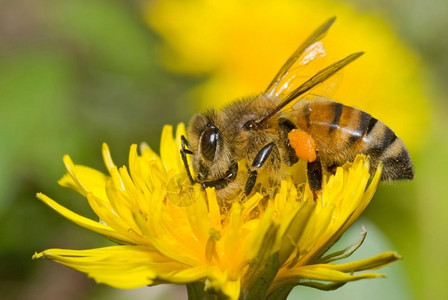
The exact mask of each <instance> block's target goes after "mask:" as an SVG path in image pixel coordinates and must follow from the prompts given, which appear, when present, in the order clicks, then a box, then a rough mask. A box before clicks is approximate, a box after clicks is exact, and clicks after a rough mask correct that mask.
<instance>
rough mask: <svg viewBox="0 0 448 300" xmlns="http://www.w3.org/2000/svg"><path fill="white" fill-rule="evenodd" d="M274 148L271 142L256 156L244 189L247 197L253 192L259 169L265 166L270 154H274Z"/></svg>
mask: <svg viewBox="0 0 448 300" xmlns="http://www.w3.org/2000/svg"><path fill="white" fill-rule="evenodd" d="M272 148H274V142H271V143H269V144H267V145H266V146H264V147H263V148H261V150H260V151H259V152H258V153H257V155H256V156H255V158H254V160H253V162H252V166H251V168H252V170H249V176H248V177H247V181H246V186H245V187H244V194H246V196H247V195H249V194H250V192H252V189H253V188H254V186H255V182H256V181H257V175H258V172H257V169H259V168H261V166H263V164H264V163H265V162H266V161H267V159H268V157H269V154H271V152H272Z"/></svg>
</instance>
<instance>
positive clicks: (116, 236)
mask: <svg viewBox="0 0 448 300" xmlns="http://www.w3.org/2000/svg"><path fill="white" fill-rule="evenodd" d="M36 197H37V198H38V199H40V200H42V202H44V203H45V204H47V205H48V206H49V207H51V208H52V209H54V210H55V211H56V212H58V213H59V214H60V215H62V216H64V217H65V218H67V219H69V220H70V221H72V222H73V223H75V224H77V225H79V226H81V227H84V228H86V229H88V230H91V231H93V232H96V233H99V234H102V235H104V236H106V237H108V238H110V239H112V240H114V241H117V242H120V243H125V244H133V243H134V242H133V241H132V240H131V239H129V238H128V237H127V236H125V235H122V234H120V233H118V232H116V231H115V230H114V229H112V228H111V227H109V226H108V225H105V224H102V223H100V222H95V221H93V220H91V219H88V218H86V217H83V216H81V215H78V214H76V213H74V212H72V211H71V210H69V209H67V208H65V207H64V206H62V205H60V204H58V203H57V202H56V201H54V200H53V199H51V198H50V197H48V196H46V195H44V194H42V193H38V194H37V195H36Z"/></svg>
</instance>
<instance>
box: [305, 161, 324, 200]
mask: <svg viewBox="0 0 448 300" xmlns="http://www.w3.org/2000/svg"><path fill="white" fill-rule="evenodd" d="M306 166H307V167H306V168H307V177H308V183H309V185H310V189H311V191H313V197H314V200H317V192H319V191H320V190H322V164H321V163H320V159H319V158H317V159H316V160H314V161H312V162H308V163H307V165H306Z"/></svg>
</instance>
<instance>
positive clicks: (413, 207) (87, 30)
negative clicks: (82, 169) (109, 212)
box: [0, 0, 448, 299]
mask: <svg viewBox="0 0 448 300" xmlns="http://www.w3.org/2000/svg"><path fill="white" fill-rule="evenodd" d="M350 2H352V3H353V5H355V6H356V7H357V9H359V10H360V11H368V12H373V13H374V14H376V15H379V16H382V17H383V18H384V19H385V20H386V21H387V22H388V23H389V24H390V25H391V27H392V28H393V29H394V30H395V31H396V33H397V34H398V35H399V36H401V38H402V40H403V41H404V42H405V43H406V44H407V45H409V46H410V47H411V48H413V49H414V50H415V51H416V52H417V53H418V54H419V55H420V56H421V58H422V61H423V63H424V64H425V66H426V68H425V74H423V77H424V78H425V83H424V85H425V88H426V93H427V94H428V95H429V98H430V99H432V100H433V102H432V103H431V105H432V106H433V107H434V109H431V111H434V115H433V116H432V118H431V124H428V128H429V130H428V133H427V143H426V144H425V146H424V149H422V150H421V151H420V153H415V154H414V160H415V164H416V174H417V178H416V180H415V181H413V182H409V183H400V184H397V185H391V186H382V187H381V188H380V190H379V191H378V193H377V195H376V197H375V200H374V205H371V206H370V207H369V208H368V210H367V212H366V214H365V217H364V219H363V220H361V222H360V223H362V224H364V225H366V224H368V226H367V225H366V226H367V227H368V231H369V236H368V238H367V242H366V244H365V245H363V247H362V248H361V250H362V251H361V253H358V254H357V255H358V256H357V257H366V256H367V255H373V254H377V253H379V252H381V251H385V250H397V251H398V252H399V253H400V254H401V255H402V256H403V257H404V260H403V261H400V262H398V263H396V264H395V265H393V266H392V267H390V268H388V269H386V273H388V275H389V278H388V279H385V280H384V279H381V280H374V281H368V282H362V283H361V282H360V283H352V284H349V285H347V286H346V287H344V288H342V289H341V290H339V291H336V292H330V293H323V292H319V293H315V292H312V291H311V290H309V289H297V290H296V291H295V292H294V293H293V295H292V296H291V298H295V297H296V296H297V298H298V299H299V298H302V299H303V298H306V299H309V298H312V297H315V298H319V299H322V298H323V296H325V297H328V298H332V299H335V298H336V299H358V298H361V297H362V298H364V299H377V298H383V299H397V298H401V299H429V298H432V299H442V298H445V299H447V298H448V284H447V283H448V259H447V256H446V254H447V253H448V234H447V227H448V218H446V217H445V215H446V214H447V213H448V201H446V200H448V196H447V195H448V184H446V183H445V182H444V180H445V179H448V176H446V175H445V168H446V167H448V158H447V154H448V133H447V132H446V130H447V129H448V126H447V125H446V120H447V119H448V110H447V101H446V100H447V96H446V95H447V94H448V85H447V84H446V82H447V79H446V78H448V34H447V30H446V28H448V2H447V1H446V0H431V1H426V2H423V1H412V0H408V1H398V0H394V1H387V0H377V1H373V0H363V1H355V0H351V1H350ZM142 3H143V1H118V0H78V1H54V0H34V1H25V0H4V1H1V6H0V7H1V9H0V107H1V109H0V122H1V124H0V141H1V148H0V170H1V172H0V217H1V226H0V232H1V240H0V259H1V266H0V278H1V283H0V298H1V299H123V298H134V299H157V298H159V299H182V297H183V292H184V289H183V288H182V287H173V288H170V289H167V288H166V287H162V288H155V289H154V288H142V289H137V290H132V291H121V290H116V289H112V288H109V287H106V286H102V285H96V284H95V283H94V282H93V281H92V280H90V279H88V278H87V277H86V276H85V275H84V274H81V273H78V272H75V271H72V270H70V269H68V268H66V267H63V266H61V265H57V264H56V263H54V262H51V261H46V260H39V261H32V260H31V255H32V254H33V253H34V252H35V251H40V250H44V249H47V248H53V247H60V248H72V249H84V248H93V247H98V246H102V245H107V244H108V242H107V241H105V240H104V239H103V238H102V237H100V236H98V235H96V234H94V233H91V232H88V231H85V230H83V229H81V228H79V227H77V226H76V225H74V224H72V223H70V222H69V221H67V220H64V219H63V218H62V217H60V216H59V215H57V214H56V213H54V212H53V211H52V210H51V209H49V208H48V207H46V206H45V205H44V204H42V203H41V202H39V201H38V200H37V199H36V198H35V197H34V195H35V193H36V192H41V191H42V192H46V193H47V194H48V195H49V196H51V197H52V198H53V199H57V200H58V201H59V202H60V203H62V204H63V205H66V206H68V207H70V208H72V209H75V210H77V211H79V212H81V213H82V214H84V215H86V216H90V217H92V218H93V217H94V216H93V214H92V212H91V211H90V210H89V208H88V205H87V204H86V203H85V201H83V200H82V198H81V197H79V196H78V195H76V194H75V193H72V192H70V191H67V190H65V189H63V188H61V187H58V186H57V185H56V181H57V180H58V179H59V178H60V177H61V175H62V174H64V167H63V164H62V160H61V158H62V156H63V155H64V154H67V153H69V154H70V155H71V157H72V158H73V159H74V160H75V162H77V163H82V164H84V165H88V166H92V167H95V168H98V169H100V170H104V167H103V166H102V159H101V153H100V150H101V143H102V142H107V143H108V144H109V146H110V147H111V149H112V155H113V157H114V158H115V161H116V164H117V165H122V164H125V163H126V161H127V153H128V150H129V146H130V144H132V143H140V142H142V141H146V142H147V143H148V144H149V145H150V146H151V147H153V148H155V149H157V148H158V143H159V141H158V140H159V136H160V131H161V128H162V126H163V125H164V124H177V123H178V122H181V121H182V122H187V121H188V120H189V117H190V116H191V115H192V114H193V113H194V112H195V111H196V108H195V104H194V103H191V101H190V100H189V98H188V97H187V96H186V94H187V91H188V90H189V89H190V88H191V87H193V86H194V85H195V84H197V83H198V82H200V81H201V80H203V78H198V77H195V78H191V77H186V76H180V75H174V74H170V73H169V72H167V71H166V70H164V68H163V66H162V64H161V63H160V53H159V52H158V49H159V48H158V45H159V43H160V38H158V36H157V35H156V34H155V33H154V32H152V31H151V30H150V29H149V28H148V26H147V25H146V24H145V22H144V20H143V16H142V9H141V5H142ZM409 101H412V99H409ZM391 199H392V200H391ZM359 231H360V225H357V226H355V228H354V229H353V230H351V233H349V235H348V238H347V243H348V242H349V240H350V239H351V240H353V239H356V235H357V232H359ZM168 295H169V296H168Z"/></svg>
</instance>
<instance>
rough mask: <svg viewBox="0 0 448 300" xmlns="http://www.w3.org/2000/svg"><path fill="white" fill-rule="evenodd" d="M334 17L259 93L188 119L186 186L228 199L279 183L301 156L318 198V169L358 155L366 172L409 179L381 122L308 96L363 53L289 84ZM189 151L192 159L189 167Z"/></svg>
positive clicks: (409, 169)
mask: <svg viewBox="0 0 448 300" xmlns="http://www.w3.org/2000/svg"><path fill="white" fill-rule="evenodd" d="M334 20H335V18H332V19H330V20H328V21H327V22H326V23H324V24H323V25H322V26H321V27H319V28H318V29H317V30H316V31H315V32H314V33H312V34H311V35H310V36H309V37H308V39H307V40H306V41H305V42H304V43H303V44H302V45H301V46H300V47H299V48H298V49H297V50H296V51H295V52H294V53H293V54H292V56H291V57H290V58H289V59H288V60H287V61H286V63H285V64H284V65H283V66H282V67H281V69H280V70H279V71H278V73H277V75H276V76H275V77H274V79H273V80H272V82H271V83H270V84H269V85H268V87H267V89H266V90H265V91H264V92H263V93H262V94H260V95H258V96H256V97H252V98H247V99H242V100H238V101H235V102H233V103H231V104H230V105H228V106H226V107H224V108H223V109H221V110H219V111H217V110H208V111H206V112H204V113H199V114H196V115H195V116H193V118H192V119H191V121H190V123H189V126H188V132H187V133H188V138H189V140H187V139H186V138H185V137H184V136H182V137H181V146H182V148H181V150H180V153H181V156H182V160H183V162H184V165H185V169H186V171H187V175H188V177H189V179H190V181H191V182H192V183H199V184H201V185H202V187H204V188H206V187H214V188H215V190H216V193H217V196H218V198H220V199H221V201H227V200H230V199H232V198H233V197H235V195H237V194H239V193H244V195H249V194H251V192H252V191H253V190H254V187H255V186H256V183H258V182H259V181H260V182H261V181H262V180H266V179H267V180H268V181H269V182H271V183H272V182H278V181H279V180H281V179H282V178H284V176H285V169H286V168H285V167H287V166H291V165H293V164H295V163H297V162H298V161H299V159H303V160H306V162H307V178H308V183H309V187H310V188H311V190H312V191H313V192H314V195H315V197H316V193H317V192H319V191H320V190H321V189H322V177H323V174H324V171H327V170H330V171H331V170H332V169H334V168H335V167H337V166H341V165H343V164H344V163H346V162H348V161H353V160H354V158H355V156H356V155H357V154H366V155H368V156H369V157H370V161H371V170H372V172H373V171H374V170H375V169H376V168H377V166H378V164H379V163H380V162H382V164H383V173H382V178H381V180H387V181H392V180H405V179H412V178H413V176H414V171H413V166H412V162H411V159H410V156H409V153H408V151H407V150H406V147H405V145H404V144H403V142H402V141H401V140H400V139H399V138H398V137H397V136H396V135H395V133H394V132H393V131H392V130H391V129H390V128H389V127H387V126H386V125H385V124H384V123H382V122H381V121H379V120H377V119H376V118H374V117H372V116H371V115H370V114H368V113H366V112H364V111H362V110H359V109H356V108H354V107H350V106H346V105H344V104H341V103H337V102H334V101H332V100H330V99H328V98H323V97H310V91H311V90H312V89H314V88H315V87H316V86H318V85H320V84H322V83H324V82H326V81H327V80H328V79H329V78H330V77H332V76H333V75H334V74H336V73H337V72H338V71H340V70H341V69H343V68H344V67H346V66H347V65H348V64H350V63H351V62H353V61H354V60H356V59H357V58H359V57H360V56H361V55H362V54H363V53H362V52H357V53H353V54H351V55H349V56H347V57H345V58H344V59H341V60H339V61H337V62H335V63H333V64H331V65H329V66H327V67H325V68H323V69H322V70H320V71H319V72H317V73H316V74H315V75H314V76H311V77H310V78H309V79H308V80H306V81H305V82H303V83H302V84H300V85H299V86H298V87H294V86H293V84H292V82H293V79H294V77H296V74H295V73H294V72H293V71H294V70H293V66H296V65H297V63H299V64H300V63H306V60H312V59H314V57H315V56H317V55H318V54H319V53H318V52H319V51H317V50H313V47H314V48H316V47H318V45H319V43H320V40H321V39H322V38H323V37H324V35H325V34H326V33H327V31H328V29H329V28H330V26H331V25H332V23H333V22H334ZM310 49H311V50H310ZM299 58H300V59H301V61H300V60H299ZM187 155H191V156H192V158H191V164H192V170H193V172H191V170H190V167H189V163H188V160H187ZM242 163H243V164H244V165H243V167H244V168H245V169H247V175H246V176H244V175H245V174H246V172H244V173H243V174H244V175H243V176H240V175H239V172H238V169H239V168H240V169H241V164H242ZM192 174H194V177H193V175H192ZM263 178H264V179H263Z"/></svg>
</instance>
